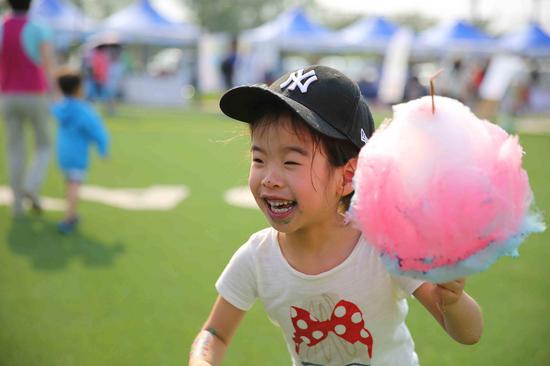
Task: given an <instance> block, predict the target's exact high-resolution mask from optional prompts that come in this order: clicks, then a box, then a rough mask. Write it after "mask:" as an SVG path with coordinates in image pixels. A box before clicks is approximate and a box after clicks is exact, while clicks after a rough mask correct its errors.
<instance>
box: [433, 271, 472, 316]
mask: <svg viewBox="0 0 550 366" xmlns="http://www.w3.org/2000/svg"><path fill="white" fill-rule="evenodd" d="M464 284H465V280H464V278H460V279H458V280H455V281H451V282H446V283H440V284H436V285H435V286H434V288H433V289H434V290H433V291H434V293H435V296H436V299H438V303H439V306H440V307H441V309H442V310H443V309H444V308H446V307H448V306H451V305H453V304H455V303H456V302H457V301H458V300H459V299H460V297H461V296H462V294H463V292H464Z"/></svg>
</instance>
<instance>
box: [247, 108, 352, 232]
mask: <svg viewBox="0 0 550 366" xmlns="http://www.w3.org/2000/svg"><path fill="white" fill-rule="evenodd" d="M290 118H291V117H290V116H286V115H282V116H280V117H278V120H276V121H273V123H271V124H269V125H268V126H266V127H260V128H259V129H257V130H255V131H254V132H253V134H252V147H251V152H252V163H251V166H250V175H249V179H248V184H249V186H250V190H251V191H252V194H253V195H254V198H255V199H256V202H257V203H258V206H259V207H260V209H261V210H262V212H263V213H264V215H265V216H266V217H267V219H268V221H269V223H270V224H271V226H273V227H274V228H275V229H276V230H277V231H279V232H284V233H294V232H298V231H301V230H308V229H312V228H315V227H317V226H318V225H326V224H327V223H328V222H334V219H335V217H338V213H337V209H338V202H339V199H340V193H341V189H339V187H341V182H342V168H336V167H331V166H330V165H329V162H328V160H327V157H326V156H325V154H324V153H323V152H322V151H321V150H320V149H319V148H317V149H316V148H315V146H314V143H313V140H312V137H311V135H310V134H309V132H307V131H304V132H303V133H302V134H300V135H296V133H295V131H294V129H293V127H292V125H291V121H290Z"/></svg>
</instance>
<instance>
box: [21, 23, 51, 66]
mask: <svg viewBox="0 0 550 366" xmlns="http://www.w3.org/2000/svg"><path fill="white" fill-rule="evenodd" d="M22 39H23V48H24V49H25V52H26V53H27V55H28V56H29V57H30V58H31V59H32V60H33V61H34V63H35V64H37V65H39V64H41V59H42V55H41V53H40V45H41V44H42V43H52V42H53V33H52V31H51V30H50V28H48V27H47V26H45V25H43V24H38V23H34V22H28V23H27V24H26V25H25V28H24V29H23V35H22Z"/></svg>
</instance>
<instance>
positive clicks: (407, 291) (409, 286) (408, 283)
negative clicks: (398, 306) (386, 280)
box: [391, 275, 424, 298]
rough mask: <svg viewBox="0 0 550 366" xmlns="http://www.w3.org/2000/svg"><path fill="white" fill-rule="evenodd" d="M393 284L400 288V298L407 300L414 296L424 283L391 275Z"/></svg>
mask: <svg viewBox="0 0 550 366" xmlns="http://www.w3.org/2000/svg"><path fill="white" fill-rule="evenodd" d="M391 278H392V281H393V283H395V284H396V285H397V287H398V288H399V291H398V297H400V298H405V297H409V296H411V295H412V294H413V292H414V291H415V290H416V289H417V288H419V287H420V285H422V284H423V283H424V281H422V280H417V279H414V278H410V277H405V276H396V275H391Z"/></svg>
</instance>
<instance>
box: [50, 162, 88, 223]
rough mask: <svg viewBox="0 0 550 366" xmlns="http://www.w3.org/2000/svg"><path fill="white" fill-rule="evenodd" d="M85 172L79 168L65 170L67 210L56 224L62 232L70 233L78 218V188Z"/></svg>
mask: <svg viewBox="0 0 550 366" xmlns="http://www.w3.org/2000/svg"><path fill="white" fill-rule="evenodd" d="M85 175H86V172H84V171H81V170H68V171H65V177H66V196H67V211H65V217H64V218H63V221H61V222H60V223H59V224H58V226H57V227H58V229H59V231H60V232H61V233H63V234H70V233H71V232H73V231H74V230H75V229H76V226H77V225H78V222H79V221H80V218H79V216H78V212H77V206H78V190H79V188H80V185H81V184H82V182H83V181H84V177H85Z"/></svg>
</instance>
